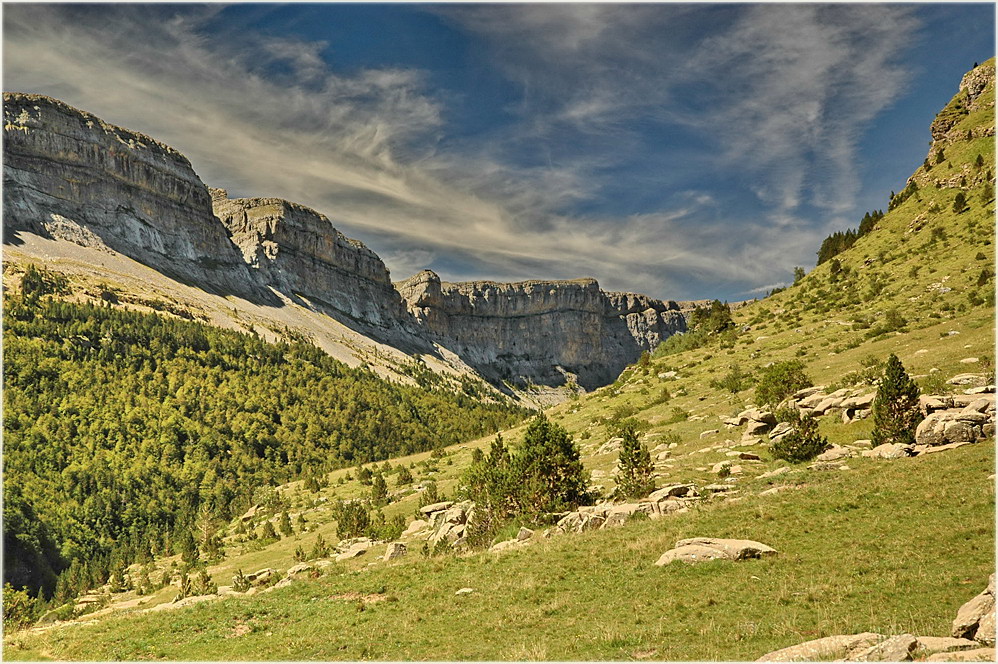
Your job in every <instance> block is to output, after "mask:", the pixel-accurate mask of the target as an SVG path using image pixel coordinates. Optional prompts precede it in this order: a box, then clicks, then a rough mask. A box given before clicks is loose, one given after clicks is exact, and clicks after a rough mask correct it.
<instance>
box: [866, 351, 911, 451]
mask: <svg viewBox="0 0 998 664" xmlns="http://www.w3.org/2000/svg"><path fill="white" fill-rule="evenodd" d="M918 396H919V389H918V386H917V385H916V384H915V381H913V380H912V379H911V378H909V377H908V374H907V372H906V371H905V370H904V366H903V365H902V364H901V360H899V359H898V357H897V355H895V354H894V353H891V354H890V355H889V356H888V357H887V363H886V365H885V367H884V375H883V377H882V378H881V379H880V384H879V386H878V387H877V397H876V398H875V399H874V400H873V445H874V446H877V445H883V444H884V443H900V444H902V445H912V444H914V442H915V428H916V427H918V424H919V422H921V421H922V413H921V411H920V410H919V408H918Z"/></svg>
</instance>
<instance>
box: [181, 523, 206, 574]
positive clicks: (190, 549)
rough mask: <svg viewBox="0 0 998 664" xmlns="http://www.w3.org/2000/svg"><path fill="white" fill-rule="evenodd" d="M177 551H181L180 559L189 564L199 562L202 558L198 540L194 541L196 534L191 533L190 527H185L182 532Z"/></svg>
mask: <svg viewBox="0 0 998 664" xmlns="http://www.w3.org/2000/svg"><path fill="white" fill-rule="evenodd" d="M177 551H178V552H179V553H180V559H181V560H183V561H184V563H186V564H187V565H188V566H190V565H195V564H197V562H198V561H199V560H200V559H201V554H200V552H199V551H198V545H197V542H195V541H194V535H192V534H191V531H190V530H189V529H188V528H184V529H183V530H182V531H181V533H180V541H178V542H177Z"/></svg>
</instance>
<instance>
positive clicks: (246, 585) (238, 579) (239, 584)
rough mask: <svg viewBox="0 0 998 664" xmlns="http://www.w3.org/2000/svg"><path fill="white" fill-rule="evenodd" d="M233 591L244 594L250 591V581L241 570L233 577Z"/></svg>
mask: <svg viewBox="0 0 998 664" xmlns="http://www.w3.org/2000/svg"><path fill="white" fill-rule="evenodd" d="M232 589H233V590H235V591H236V592H237V593H244V592H246V591H247V590H249V589H250V581H249V579H247V578H246V575H245V574H243V571H242V570H241V569H240V570H239V571H238V572H236V575H235V576H233V577H232Z"/></svg>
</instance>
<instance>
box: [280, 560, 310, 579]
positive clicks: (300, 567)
mask: <svg viewBox="0 0 998 664" xmlns="http://www.w3.org/2000/svg"><path fill="white" fill-rule="evenodd" d="M314 569H315V567H313V566H312V565H311V564H309V563H298V564H297V565H295V566H294V567H292V568H291V569H289V570H288V571H287V572H286V573H285V575H284V576H285V577H289V578H290V577H295V576H298V575H299V574H304V573H305V572H311V571H312V570H314Z"/></svg>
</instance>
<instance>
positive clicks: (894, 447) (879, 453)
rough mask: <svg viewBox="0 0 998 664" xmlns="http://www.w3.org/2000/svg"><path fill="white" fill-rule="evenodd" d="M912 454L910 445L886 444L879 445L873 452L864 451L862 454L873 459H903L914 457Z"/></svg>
mask: <svg viewBox="0 0 998 664" xmlns="http://www.w3.org/2000/svg"><path fill="white" fill-rule="evenodd" d="M912 452H913V450H912V448H911V447H910V446H908V445H902V444H900V443H884V444H883V445H877V446H876V447H874V448H873V449H872V450H863V451H862V452H860V454H861V455H862V456H865V457H869V458H871V459H901V458H904V457H908V456H912Z"/></svg>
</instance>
